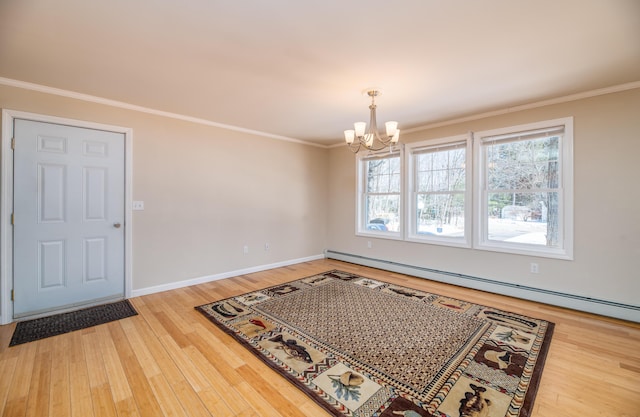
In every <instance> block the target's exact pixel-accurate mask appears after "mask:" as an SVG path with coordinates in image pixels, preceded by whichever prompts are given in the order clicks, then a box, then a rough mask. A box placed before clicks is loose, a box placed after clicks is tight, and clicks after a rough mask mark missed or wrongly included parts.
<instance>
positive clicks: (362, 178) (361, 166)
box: [356, 146, 405, 240]
mask: <svg viewBox="0 0 640 417" xmlns="http://www.w3.org/2000/svg"><path fill="white" fill-rule="evenodd" d="M403 148H404V147H403V146H394V147H392V148H391V149H389V148H387V149H386V150H384V151H380V152H366V153H364V154H362V155H361V154H357V155H356V181H357V184H358V187H357V190H356V191H357V192H356V236H368V237H377V238H382V239H392V240H403V239H404V205H405V202H404V182H405V181H404V169H403V164H404V149H403ZM394 156H397V157H398V158H399V161H400V170H399V171H400V172H399V173H400V188H399V191H398V193H397V194H398V231H397V232H392V231H382V230H369V229H367V225H366V224H365V220H366V219H367V213H366V210H367V203H366V199H367V195H368V193H367V174H366V172H365V167H366V166H367V164H366V162H367V161H369V160H372V159H385V158H390V157H394Z"/></svg>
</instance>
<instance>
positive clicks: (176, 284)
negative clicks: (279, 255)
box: [131, 254, 325, 297]
mask: <svg viewBox="0 0 640 417" xmlns="http://www.w3.org/2000/svg"><path fill="white" fill-rule="evenodd" d="M324 258H325V256H324V254H323V255H314V256H309V257H306V258H298V259H290V260H287V261H282V262H276V263H273V264H267V265H258V266H253V267H251V268H244V269H238V270H235V271H229V272H223V273H220V274H215V275H207V276H204V277H198V278H192V279H187V280H184V281H176V282H171V283H168V284H163V285H156V286H153V287H146V288H139V289H136V290H132V291H131V296H132V297H140V296H142V295H148V294H155V293H158V292H163V291H169V290H175V289H176V288H184V287H189V286H191V285H196V284H202V283H205V282H211V281H217V280H219V279H225V278H231V277H236V276H238V275H243V274H251V273H253V272H260V271H266V270H268V269H274V268H280V267H283V266H289V265H294V264H299V263H302V262H309V261H315V260H318V259H324ZM134 282H135V277H134Z"/></svg>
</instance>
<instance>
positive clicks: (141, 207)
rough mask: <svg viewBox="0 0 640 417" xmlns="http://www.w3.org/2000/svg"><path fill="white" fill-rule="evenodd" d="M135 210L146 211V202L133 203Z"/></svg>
mask: <svg viewBox="0 0 640 417" xmlns="http://www.w3.org/2000/svg"><path fill="white" fill-rule="evenodd" d="M133 209H134V210H144V201H134V202H133Z"/></svg>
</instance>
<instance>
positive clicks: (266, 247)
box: [264, 242, 271, 251]
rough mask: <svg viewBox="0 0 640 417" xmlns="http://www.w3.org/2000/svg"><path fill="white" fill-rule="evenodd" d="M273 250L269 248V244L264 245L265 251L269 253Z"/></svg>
mask: <svg viewBox="0 0 640 417" xmlns="http://www.w3.org/2000/svg"><path fill="white" fill-rule="evenodd" d="M270 248H271V246H269V242H267V243H265V244H264V250H265V251H268V250H269V249H270Z"/></svg>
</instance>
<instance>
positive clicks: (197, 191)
mask: <svg viewBox="0 0 640 417" xmlns="http://www.w3.org/2000/svg"><path fill="white" fill-rule="evenodd" d="M0 107H2V108H8V109H12V110H20V111H26V112H33V113H40V114H46V115H52V116H59V117H65V118H73V119H80V120H87V121H93V122H98V123H106V124H112V125H119V126H125V127H130V128H132V129H133V138H134V139H133V198H134V200H144V202H145V210H144V211H142V212H133V288H134V289H144V288H149V287H155V286H162V285H165V284H172V283H175V282H178V281H182V280H188V279H192V278H198V277H202V276H207V275H215V274H221V273H225V272H229V271H237V270H241V269H245V268H251V267H260V266H262V265H268V264H272V263H278V262H284V261H288V260H293V259H299V258H304V257H309V256H315V255H318V254H321V253H322V251H323V250H324V249H325V248H328V249H332V250H336V251H341V252H346V253H352V254H356V255H362V256H367V257H372V258H378V259H383V260H391V261H395V262H400V263H406V264H409V265H416V266H422V267H427V268H433V269H438V270H443V271H449V272H456V273H461V274H468V275H472V276H477V277H483V278H489V279H492V280H497V281H502V282H505V283H513V284H521V285H527V286H531V287H536V288H541V289H547V290H553V291H560V292H563V293H571V294H577V295H581V296H585V297H594V298H598V299H604V300H610V301H614V302H620V303H625V304H631V305H638V304H639V303H638V294H640V279H638V278H639V277H640V272H639V271H640V217H639V216H638V213H639V212H640V210H639V208H640V186H639V185H638V181H639V179H640V162H639V157H638V155H640V117H639V116H640V89H635V90H631V91H627V92H622V93H615V94H608V95H604V96H599V97H594V98H590V99H584V100H580V101H573V102H569V103H563V104H558V105H552V106H547V107H542V108H537V109H533V110H527V111H521V112H514V113H510V114H507V115H502V116H497V117H491V118H486V119H481V120H475V121H471V122H467V123H459V124H455V125H450V126H447V127H442V128H437V129H430V130H424V131H421V132H415V133H413V134H410V135H404V136H403V138H402V141H403V142H404V143H407V142H413V141H418V140H424V139H430V138H439V137H444V136H451V135H455V134H461V133H465V132H468V131H470V130H471V131H474V130H475V131H479V130H485V129H492V128H497V127H504V126H511V125H517V124H523V123H530V122H536V121H541V120H548V119H554V118H559V117H566V116H573V117H574V132H575V134H574V156H575V158H574V163H575V168H574V183H575V186H574V188H575V214H574V227H575V241H574V256H575V259H574V260H573V261H564V260H554V259H546V258H531V257H527V256H521V255H510V254H500V253H495V252H488V251H480V250H473V249H460V248H451V247H441V246H434V245H427V244H419V243H407V242H399V241H392V240H384V239H373V238H363V237H357V236H355V233H354V231H355V224H354V220H355V165H354V164H355V159H354V156H353V154H351V152H349V151H348V150H347V149H345V148H344V147H338V148H333V149H331V150H324V149H319V148H316V147H312V146H305V145H300V144H296V143H290V142H283V141H278V140H273V139H267V138H264V137H257V136H252V135H249V134H245V133H238V132H233V131H229V130H224V129H219V128H215V127H209V126H204V125H199V124H194V123H188V122H183V121H179V120H175V119H170V118H165V117H159V116H154V115H149V114H145V113H140V112H135V111H130V110H124V109H119V108H115V107H110V106H104V105H99V104H93V103H87V102H83V101H79V100H75V99H69V98H63V97H59V96H54V95H50V94H44V93H38V92H33V91H28V90H23V89H18V88H13V87H6V86H0ZM368 240H370V241H372V243H373V247H372V248H371V249H368V248H367V245H366V242H367V241H368ZM265 242H269V243H270V245H271V249H270V251H268V252H265V251H264V249H263V245H264V243H265ZM245 244H247V245H249V246H250V253H249V255H246V256H245V255H243V253H242V246H243V245H245ZM530 262H537V263H538V264H539V267H540V273H539V274H531V273H530V272H529V264H530Z"/></svg>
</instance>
